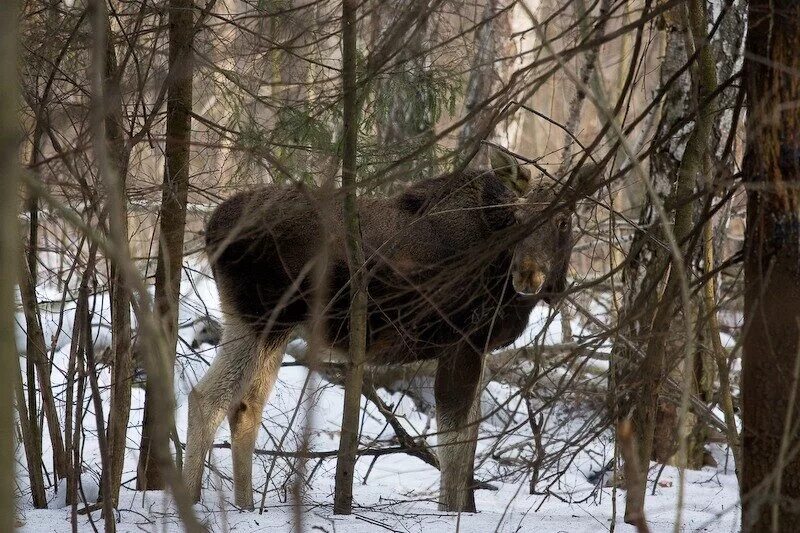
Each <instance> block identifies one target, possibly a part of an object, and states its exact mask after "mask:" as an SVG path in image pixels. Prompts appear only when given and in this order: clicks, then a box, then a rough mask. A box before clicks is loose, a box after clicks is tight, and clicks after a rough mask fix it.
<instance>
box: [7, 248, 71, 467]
mask: <svg viewBox="0 0 800 533" xmlns="http://www.w3.org/2000/svg"><path fill="white" fill-rule="evenodd" d="M19 265H20V267H21V268H19V269H18V270H19V271H20V277H19V292H20V300H21V301H22V308H23V311H24V313H25V325H26V328H27V329H26V335H27V359H28V360H29V361H33V363H34V365H35V367H36V374H37V375H38V378H39V390H40V392H41V394H42V409H43V410H44V414H45V417H46V418H47V429H48V431H49V434H50V442H51V444H52V446H53V462H54V463H55V467H56V476H57V477H59V478H63V477H64V476H65V475H66V455H65V453H66V452H65V451H64V440H63V438H62V436H61V424H60V422H59V419H58V411H57V410H56V403H55V399H54V397H53V387H52V384H51V382H50V365H49V362H48V360H47V347H46V346H47V345H46V344H45V341H44V333H42V328H41V325H40V324H39V310H38V305H37V301H36V290H35V287H34V286H33V282H32V279H31V275H30V272H28V268H27V263H26V262H25V261H20V263H19ZM31 377H32V376H30V374H28V379H31ZM31 394H33V395H35V394H36V379H34V380H33V381H32V382H29V383H28V395H29V396H30V395H31ZM33 406H34V407H35V403H34V404H33ZM28 408H29V409H30V408H31V404H30V403H29V407H28ZM28 415H29V416H30V417H32V420H35V419H36V414H35V413H30V412H29V413H28ZM37 426H38V424H35V423H33V424H31V430H33V431H37ZM36 438H37V448H38V449H39V450H40V451H41V444H40V443H39V438H40V437H36ZM40 459H41V458H40Z"/></svg>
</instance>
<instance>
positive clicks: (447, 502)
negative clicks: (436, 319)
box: [434, 351, 483, 512]
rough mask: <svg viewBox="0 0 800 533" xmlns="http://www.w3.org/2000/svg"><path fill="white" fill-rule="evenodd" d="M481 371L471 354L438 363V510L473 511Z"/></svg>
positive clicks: (478, 360) (445, 358)
mask: <svg viewBox="0 0 800 533" xmlns="http://www.w3.org/2000/svg"><path fill="white" fill-rule="evenodd" d="M482 371H483V358H482V357H480V356H478V355H476V354H474V353H471V352H467V351H465V352H462V353H458V354H455V355H452V356H447V357H444V358H442V359H440V360H439V367H438V369H437V371H436V384H435V389H434V390H435V393H436V420H437V425H438V431H439V432H438V447H437V453H438V456H439V466H440V468H441V475H442V477H441V484H440V487H441V488H440V495H439V509H440V510H442V511H452V512H458V511H463V512H475V497H474V494H473V469H474V465H475V448H476V446H477V442H478V421H479V420H480V401H479V398H478V392H479V391H478V389H479V385H480V381H481V375H482Z"/></svg>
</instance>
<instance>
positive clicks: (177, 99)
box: [136, 0, 194, 490]
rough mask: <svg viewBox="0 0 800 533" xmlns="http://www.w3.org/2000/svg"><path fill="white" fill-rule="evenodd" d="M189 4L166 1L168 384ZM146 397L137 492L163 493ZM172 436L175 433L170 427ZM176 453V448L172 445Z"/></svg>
mask: <svg viewBox="0 0 800 533" xmlns="http://www.w3.org/2000/svg"><path fill="white" fill-rule="evenodd" d="M193 7H194V6H193V0H170V3H169V77H170V84H169V88H168V93H167V139H166V148H165V152H164V159H165V162H164V185H163V191H162V192H163V194H162V200H161V213H160V225H159V231H160V235H159V241H158V242H159V247H158V264H157V266H156V281H155V303H156V310H157V312H158V315H159V318H160V325H161V332H162V334H163V338H164V339H165V340H166V349H167V353H169V354H171V355H172V358H170V361H169V362H170V365H169V369H168V372H169V373H170V376H169V381H170V382H171V381H172V371H173V368H174V364H172V363H173V359H174V357H175V350H176V345H177V341H178V337H177V332H178V301H179V299H180V288H181V269H182V265H183V237H184V228H185V225H186V201H187V197H188V193H189V156H190V148H191V144H190V143H191V133H192V132H191V126H192V123H191V121H192V119H191V111H192V40H193V36H194V29H193V24H192V14H193ZM153 394H155V392H154V390H153V388H152V387H151V386H150V385H149V381H148V386H147V388H146V392H145V405H144V422H143V427H142V442H141V447H140V453H139V467H138V476H137V483H136V485H137V488H138V489H139V490H148V489H163V488H164V485H165V483H164V479H163V476H162V475H161V472H160V471H159V468H158V466H159V465H158V461H156V459H155V455H154V450H153V441H152V435H153V425H154V424H155V423H156V419H157V418H158V417H157V416H156V413H154V412H153V404H152V400H151V398H152V395H153ZM170 430H173V431H174V428H170ZM176 450H177V451H178V453H180V446H176Z"/></svg>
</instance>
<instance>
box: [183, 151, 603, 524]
mask: <svg viewBox="0 0 800 533" xmlns="http://www.w3.org/2000/svg"><path fill="white" fill-rule="evenodd" d="M492 163H493V167H494V170H487V171H483V172H463V173H459V174H448V175H444V176H440V177H438V178H433V179H429V180H425V181H421V182H419V183H416V184H414V185H412V186H410V187H408V188H407V189H406V190H405V191H404V192H402V193H400V194H398V195H396V196H392V197H389V198H370V197H366V198H363V197H362V198H361V199H360V200H359V212H360V216H361V227H362V232H363V235H362V237H363V245H364V252H365V256H366V257H367V262H366V265H365V266H364V268H365V269H366V280H367V292H368V319H367V320H368V328H367V329H368V331H367V336H368V339H367V351H368V353H367V357H368V360H369V361H370V362H371V363H404V362H408V361H416V360H422V359H433V358H435V359H437V360H438V366H437V372H436V379H435V383H434V392H435V396H436V404H437V405H436V417H437V424H438V440H439V447H438V450H437V453H438V455H439V462H440V467H441V472H442V477H441V480H442V482H441V487H442V489H441V501H440V507H441V508H442V509H444V510H450V511H471V510H474V509H475V501H474V498H473V494H472V465H473V462H474V455H475V443H476V439H477V421H478V419H479V404H478V402H477V401H476V399H477V397H478V394H477V393H478V390H479V385H480V380H481V375H482V368H483V354H484V353H486V352H487V351H489V350H493V349H495V348H498V347H501V346H504V345H507V344H509V343H511V342H513V341H514V340H515V339H516V338H517V337H518V336H519V335H520V334H521V333H522V331H523V330H524V329H525V327H526V325H527V323H528V316H529V314H530V311H531V309H532V308H533V306H534V305H535V304H536V302H537V301H538V300H540V299H547V298H548V297H551V296H553V295H554V294H555V293H558V292H561V291H563V290H564V288H565V285H566V274H567V269H568V267H569V256H570V251H571V248H572V243H571V238H570V234H571V220H572V212H573V211H574V204H575V199H577V193H578V191H576V190H573V189H571V188H565V187H561V186H558V185H556V184H554V183H553V182H552V181H547V180H536V181H533V182H531V181H530V175H529V173H528V172H527V171H526V170H525V169H523V168H521V167H519V166H518V164H517V163H516V161H515V160H514V159H513V158H511V157H510V156H507V155H506V154H503V153H498V154H495V156H493V159H492ZM595 174H596V172H595ZM576 181H577V182H578V183H580V182H581V181H582V180H581V179H578V180H576ZM587 181H588V180H587ZM589 184H590V182H589ZM587 189H589V190H588V191H587V192H590V191H591V189H593V187H587ZM563 192H570V193H571V194H562V193H563ZM336 194H339V193H336ZM336 194H326V193H324V192H323V191H321V190H319V189H315V190H311V189H308V188H305V187H302V186H293V185H285V186H279V185H268V186H264V187H260V188H258V189H255V190H252V191H249V192H246V193H241V194H238V195H236V196H234V197H232V198H231V199H229V200H227V201H226V202H224V203H222V205H220V206H219V208H218V209H217V210H216V212H215V213H214V214H213V216H212V217H211V220H210V221H209V223H208V227H207V231H206V238H207V245H208V253H209V257H210V260H211V264H212V267H213V270H214V277H215V279H216V281H217V285H218V288H219V293H220V298H221V301H222V308H223V313H224V314H225V317H224V318H225V323H226V326H225V330H224V332H223V339H227V340H224V341H223V345H222V351H221V353H220V354H218V355H217V358H216V359H215V360H214V363H213V364H212V366H211V368H210V369H209V370H208V372H207V373H206V375H205V376H204V377H203V379H202V380H201V381H200V383H198V384H197V386H195V388H194V389H193V390H192V393H191V394H190V396H189V435H188V438H187V448H186V461H185V465H184V476H185V477H186V480H187V485H188V487H189V490H190V491H191V493H192V495H193V496H194V497H195V498H199V497H200V485H201V482H202V471H203V460H204V457H205V456H206V454H207V453H208V450H209V448H210V447H211V444H212V442H213V438H214V432H215V431H216V429H217V427H218V426H219V424H220V423H221V421H222V418H223V417H224V416H225V413H226V412H227V414H228V417H229V421H230V423H231V431H232V435H231V441H232V446H231V447H232V455H233V464H234V488H235V499H236V503H237V504H238V505H240V506H242V507H251V506H252V472H251V470H252V454H253V446H254V443H255V438H256V435H257V430H258V427H259V421H260V415H261V410H262V409H263V406H264V403H265V402H266V399H267V398H268V396H269V392H270V390H271V388H272V384H273V383H274V382H275V379H276V377H277V373H278V368H279V367H280V360H281V358H282V356H283V343H284V342H285V341H286V339H287V338H288V336H289V335H290V334H291V332H292V331H293V330H294V329H295V327H297V326H300V325H306V324H307V323H308V322H309V319H311V318H312V317H310V316H309V315H310V313H311V311H310V310H311V308H312V302H313V301H314V298H315V297H317V296H319V295H315V294H313V293H312V292H313V291H312V289H311V287H312V286H313V285H314V284H313V283H312V280H313V279H315V273H316V272H317V271H318V270H319V268H320V265H323V266H324V269H325V270H324V271H322V274H324V275H323V276H322V277H323V279H324V281H325V283H323V284H322V285H323V286H324V287H325V289H324V290H325V291H326V294H324V295H322V296H323V298H322V299H321V302H322V303H323V304H324V307H325V311H324V317H323V318H325V324H326V328H325V335H326V339H324V341H325V343H326V344H328V345H329V346H331V347H335V348H339V349H342V350H345V349H346V348H347V344H348V320H347V313H348V308H349V298H350V291H349V287H348V279H349V272H350V269H349V267H348V264H347V261H346V258H345V253H344V249H345V247H344V241H343V239H344V231H343V224H342V215H341V207H340V206H341V198H340V197H337V196H336ZM323 257H324V258H326V259H325V260H322V259H321V258H323Z"/></svg>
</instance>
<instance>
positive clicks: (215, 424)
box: [183, 318, 258, 501]
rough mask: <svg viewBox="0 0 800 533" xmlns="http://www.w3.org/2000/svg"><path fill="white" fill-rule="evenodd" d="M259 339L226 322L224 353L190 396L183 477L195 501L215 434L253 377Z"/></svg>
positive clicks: (238, 324) (234, 321) (234, 322)
mask: <svg viewBox="0 0 800 533" xmlns="http://www.w3.org/2000/svg"><path fill="white" fill-rule="evenodd" d="M257 340H258V339H257V336H256V334H255V331H254V330H253V328H252V327H250V326H248V325H247V324H244V323H242V322H241V321H240V320H238V319H236V318H230V319H228V320H227V321H226V324H225V329H224V332H223V335H222V343H221V353H220V354H219V355H217V357H216V358H215V359H214V362H213V363H212V364H211V367H210V368H209V369H208V371H207V372H206V374H205V375H204V376H203V379H201V380H200V382H199V383H198V384H197V385H195V387H194V388H193V389H192V392H191V393H189V428H188V431H187V438H186V457H185V459H184V465H183V476H184V480H185V481H186V487H187V489H188V491H189V494H190V495H191V496H192V498H193V499H194V501H200V486H201V483H202V478H203V466H204V462H205V457H206V454H208V451H209V449H210V448H211V445H212V443H213V442H214V434H215V433H216V432H217V429H218V428H219V425H220V424H221V423H222V421H223V420H224V419H225V414H226V413H227V412H228V411H229V410H230V405H231V402H232V401H233V399H234V398H236V397H241V394H242V390H244V389H245V388H246V387H247V385H248V384H249V383H246V382H249V379H250V378H251V376H252V371H253V367H254V365H255V360H256V345H257Z"/></svg>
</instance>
